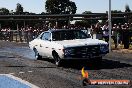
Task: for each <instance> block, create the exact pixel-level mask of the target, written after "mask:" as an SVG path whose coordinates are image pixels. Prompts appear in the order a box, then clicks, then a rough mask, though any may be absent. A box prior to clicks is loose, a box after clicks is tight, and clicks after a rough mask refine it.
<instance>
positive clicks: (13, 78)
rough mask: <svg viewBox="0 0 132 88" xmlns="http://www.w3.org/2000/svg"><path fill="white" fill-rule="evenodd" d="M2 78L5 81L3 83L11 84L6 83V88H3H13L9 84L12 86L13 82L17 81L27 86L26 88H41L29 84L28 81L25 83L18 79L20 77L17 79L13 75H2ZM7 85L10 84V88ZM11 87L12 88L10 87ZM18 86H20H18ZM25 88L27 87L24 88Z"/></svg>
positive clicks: (0, 75)
mask: <svg viewBox="0 0 132 88" xmlns="http://www.w3.org/2000/svg"><path fill="white" fill-rule="evenodd" d="M1 77H3V78H2V79H3V80H4V81H2V82H3V83H4V82H10V83H4V84H5V86H4V87H2V88H10V87H11V85H9V84H12V83H11V82H13V81H16V82H17V83H21V85H24V86H26V88H39V87H38V86H36V85H33V84H31V83H29V82H28V81H25V80H22V79H21V78H18V77H15V76H13V75H11V74H0V78H1ZM7 79H8V80H7ZM0 81H1V80H0ZM6 84H8V86H7V85H6ZM12 85H13V86H14V85H15V84H12ZM0 86H1V83H0ZM9 86H10V87H9ZM17 86H18V84H17ZM12 88H17V87H15V86H14V87H12ZM19 88H23V87H22V86H19ZM24 88H25V87H24Z"/></svg>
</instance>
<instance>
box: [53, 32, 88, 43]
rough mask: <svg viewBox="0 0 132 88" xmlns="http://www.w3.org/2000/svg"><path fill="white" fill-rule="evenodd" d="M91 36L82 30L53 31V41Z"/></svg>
mask: <svg viewBox="0 0 132 88" xmlns="http://www.w3.org/2000/svg"><path fill="white" fill-rule="evenodd" d="M86 38H89V37H88V35H87V34H86V33H84V32H83V31H81V30H63V31H54V32H52V39H53V41H60V40H73V39H86Z"/></svg>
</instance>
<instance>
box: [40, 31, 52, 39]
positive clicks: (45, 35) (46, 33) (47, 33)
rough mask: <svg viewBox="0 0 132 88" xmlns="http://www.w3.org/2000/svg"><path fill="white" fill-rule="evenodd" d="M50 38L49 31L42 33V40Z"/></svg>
mask: <svg viewBox="0 0 132 88" xmlns="http://www.w3.org/2000/svg"><path fill="white" fill-rule="evenodd" d="M50 38H51V33H49V32H45V33H44V34H43V35H42V40H50Z"/></svg>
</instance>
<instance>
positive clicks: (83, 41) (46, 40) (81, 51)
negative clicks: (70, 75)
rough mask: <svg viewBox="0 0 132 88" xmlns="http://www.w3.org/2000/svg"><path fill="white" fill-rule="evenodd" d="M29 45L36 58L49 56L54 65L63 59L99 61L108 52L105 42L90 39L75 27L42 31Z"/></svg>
mask: <svg viewBox="0 0 132 88" xmlns="http://www.w3.org/2000/svg"><path fill="white" fill-rule="evenodd" d="M29 47H30V48H31V49H32V50H33V51H34V52H35V57H36V59H38V60H40V59H44V58H51V59H54V60H55V64H56V65H60V61H62V60H64V59H67V60H70V59H81V60H84V59H88V60H94V61H96V62H97V63H100V62H99V61H101V59H102V56H103V55H105V54H107V53H108V52H109V49H108V43H107V42H105V41H103V40H97V39H92V38H90V37H89V36H87V34H86V33H84V32H83V31H82V30H75V29H56V30H49V31H45V32H42V33H41V34H40V35H39V36H38V37H37V38H36V39H34V40H33V41H31V42H29ZM42 57H43V58H42Z"/></svg>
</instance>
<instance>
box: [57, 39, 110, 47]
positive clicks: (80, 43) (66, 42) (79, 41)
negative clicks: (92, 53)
mask: <svg viewBox="0 0 132 88" xmlns="http://www.w3.org/2000/svg"><path fill="white" fill-rule="evenodd" d="M55 42H56V43H58V44H61V45H63V46H64V47H76V46H87V45H101V44H108V43H107V42H105V41H103V40H98V39H91V38H88V39H75V40H63V41H55Z"/></svg>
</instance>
